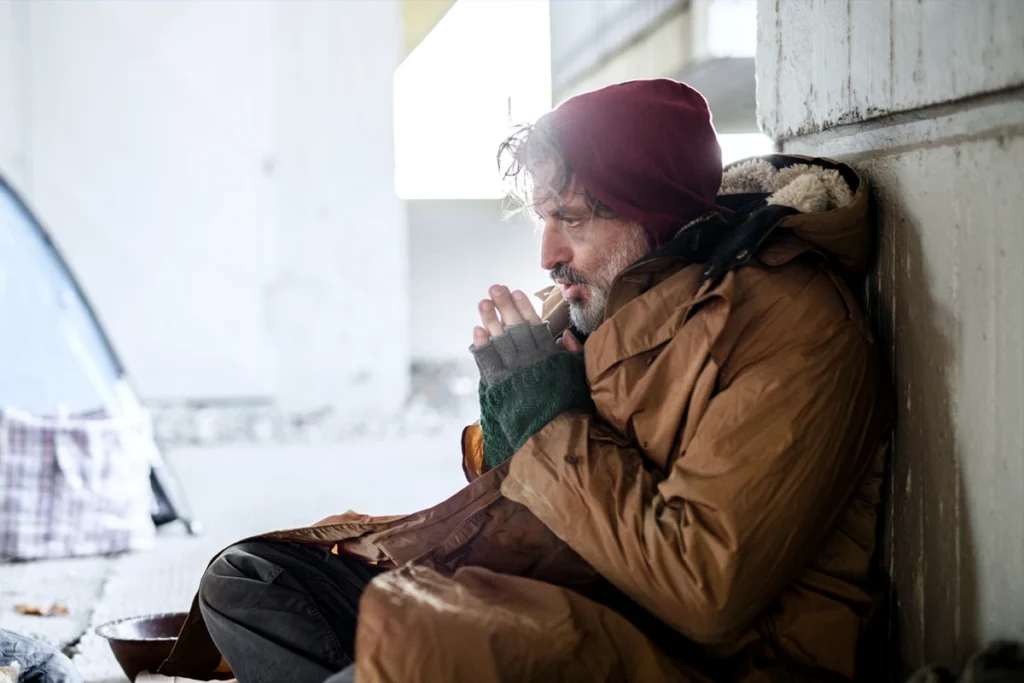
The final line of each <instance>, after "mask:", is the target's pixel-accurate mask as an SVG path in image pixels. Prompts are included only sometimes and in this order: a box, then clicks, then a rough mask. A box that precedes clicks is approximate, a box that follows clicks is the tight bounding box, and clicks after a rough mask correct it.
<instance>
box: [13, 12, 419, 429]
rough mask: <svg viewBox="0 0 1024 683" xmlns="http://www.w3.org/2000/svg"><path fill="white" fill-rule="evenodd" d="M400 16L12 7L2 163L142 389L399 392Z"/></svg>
mask: <svg viewBox="0 0 1024 683" xmlns="http://www.w3.org/2000/svg"><path fill="white" fill-rule="evenodd" d="M401 10H402V5H401V3H398V2H375V1H373V0H346V1H345V2H287V3H285V2H281V3H258V2H257V3H244V2H243V3H231V2H221V3H205V2H170V1H165V0H151V1H150V2H144V3H124V2H112V1H111V2H89V3H77V2H47V3H6V2H0V168H2V169H3V171H4V173H5V174H7V175H9V176H11V177H12V179H13V180H14V181H15V182H16V183H17V185H18V186H19V187H20V188H21V189H22V190H24V191H25V192H26V194H27V196H28V199H29V200H30V201H31V202H32V203H33V204H34V206H35V207H36V208H37V210H38V211H39V213H40V214H41V216H42V218H43V220H44V222H45V223H46V224H47V225H48V227H49V228H50V229H51V231H52V233H53V235H54V237H55V238H56V240H57V242H58V243H59V244H60V245H61V247H62V248H63V251H64V253H65V254H66V255H67V257H68V259H69V261H70V262H71V264H72V266H73V268H74V269H75V271H76V272H77V274H78V275H79V278H80V280H81V281H82V284H83V285H84V288H85V290H86V291H87V293H88V294H89V296H90V298H91V299H92V302H93V304H94V305H95V307H96V308H97V310H98V312H99V314H100V317H101V318H102V319H103V321H104V322H105V324H106V327H107V328H108V331H109V332H110V335H111V337H112V338H113V340H114V343H115V344H116V346H117V347H118V348H119V350H120V352H121V356H122V358H123V359H124V361H125V363H126V364H127V366H128V368H129V370H130V371H131V372H132V374H133V375H134V377H135V378H136V380H137V382H138V385H139V387H140V390H141V393H142V394H143V395H144V396H145V398H147V399H149V400H150V401H151V402H153V401H156V402H159V403H160V404H171V405H177V404H179V403H181V402H192V401H199V402H205V401H207V400H211V399H212V400H213V401H214V402H215V403H216V404H217V405H249V404H252V403H253V402H257V403H259V404H260V405H271V406H274V407H275V408H280V409H281V410H282V411H283V412H284V413H293V412H310V411H315V412H332V413H333V415H334V416H335V417H336V418H339V419H340V420H342V421H346V420H348V419H350V418H351V419H358V418H362V417H366V416H368V415H372V414H378V413H379V412H381V411H385V412H387V411H391V410H393V409H395V408H398V407H399V406H401V405H402V403H403V402H404V400H405V398H406V395H407V393H408V384H409V377H408V374H409V351H408V346H409V340H408V334H409V310H408V304H407V299H408V292H407V280H408V276H407V257H406V239H407V237H406V226H405V211H404V205H403V203H402V202H401V201H400V200H399V199H398V198H397V197H396V196H395V192H394V145H393V136H394V134H393V128H392V120H393V117H392V109H393V106H392V77H393V73H394V69H395V67H396V66H397V64H398V60H399V58H400V55H401V40H402V24H401Z"/></svg>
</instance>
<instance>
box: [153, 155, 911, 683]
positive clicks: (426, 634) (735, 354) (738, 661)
mask: <svg viewBox="0 0 1024 683" xmlns="http://www.w3.org/2000/svg"><path fill="white" fill-rule="evenodd" d="M722 194H723V197H722V199H721V200H720V201H723V203H725V202H726V201H730V202H731V203H732V204H733V206H738V205H740V204H742V203H744V202H747V203H748V204H752V205H754V206H756V207H758V209H759V210H758V211H755V212H753V213H750V212H749V211H746V213H743V212H741V213H740V214H739V215H747V214H749V216H750V217H749V218H748V219H747V221H746V222H745V223H742V224H740V225H738V227H735V228H732V232H731V233H730V234H731V235H735V236H736V237H735V239H732V240H731V241H730V240H722V241H719V243H718V244H717V246H715V248H714V249H713V250H712V251H711V252H707V251H706V250H704V248H703V247H702V246H701V245H700V244H699V242H700V239H701V238H700V236H699V231H700V230H706V229H707V228H708V227H709V226H713V228H712V229H720V230H726V229H729V228H728V226H726V225H724V222H723V221H721V220H720V219H716V218H715V217H710V218H707V219H704V220H703V221H699V222H697V223H696V224H695V225H691V226H689V227H687V228H686V229H685V230H684V231H682V232H681V233H680V238H677V240H675V241H674V242H673V243H671V244H669V245H668V246H667V247H666V248H665V249H662V250H661V251H659V252H657V253H656V254H655V255H654V256H653V257H651V258H648V259H646V260H644V261H641V262H640V263H638V264H635V265H634V266H632V267H630V268H629V269H627V270H626V271H625V272H624V273H623V274H621V275H620V276H619V277H618V278H617V280H616V282H615V284H614V286H613V288H612V292H611V294H610V297H609V303H608V309H607V314H606V319H605V322H604V323H603V324H602V325H601V326H600V327H599V328H598V330H597V331H596V332H595V333H594V334H593V335H591V336H590V338H589V339H587V341H586V345H585V360H586V370H587V379H588V382H589V384H590V388H591V393H592V396H593V399H594V403H595V406H596V412H595V413H594V414H584V413H566V414H563V415H561V416H560V417H558V418H556V419H555V420H553V421H552V422H551V423H549V424H548V425H547V426H546V427H545V428H543V429H542V430H541V431H540V432H539V433H537V434H536V435H535V436H533V437H532V438H531V439H530V440H529V441H528V442H527V443H526V445H525V446H523V448H522V449H521V450H520V451H519V452H518V453H516V455H515V456H513V457H512V458H511V459H510V460H509V461H506V462H505V463H504V464H503V465H502V466H501V467H499V468H497V469H495V470H492V471H488V472H483V468H482V467H481V463H482V441H481V438H480V434H479V430H478V428H476V427H475V426H474V427H470V428H467V430H466V433H465V435H464V438H463V442H464V443H463V451H464V453H463V456H464V464H463V466H464V469H465V470H466V473H467V475H468V477H469V478H470V479H471V481H470V483H469V485H468V486H466V487H465V488H464V489H462V490H461V491H459V492H458V493H457V494H455V495H454V496H453V497H452V498H450V499H448V500H446V501H444V502H442V503H440V504H439V505H437V506H435V507H433V508H430V509H428V510H424V511H421V512H418V513H414V514H411V515H405V516H400V517H388V518H380V517H366V516H361V515H357V514H355V513H346V514H343V515H339V516H337V517H334V518H329V519H328V520H325V522H323V523H321V524H320V525H318V526H315V527H310V528H306V529H299V530H290V531H283V532H276V533H273V534H268V535H266V536H264V537H263V538H272V539H291V540H296V541H301V542H308V543H319V544H337V547H338V551H339V552H344V553H349V554H352V555H356V556H360V557H362V558H364V559H365V560H366V561H368V562H373V563H378V564H382V565H384V566H388V567H394V568H395V569H394V571H391V572H388V573H385V574H383V575H381V576H380V577H378V578H377V579H375V580H374V581H373V582H372V583H371V585H370V587H369V588H368V589H367V591H366V593H365V594H364V596H363V599H362V602H361V604H360V618H359V627H358V633H357V639H356V650H357V655H358V656H357V680H358V681H359V683H419V682H422V683H441V682H451V681H472V682H473V683H491V682H494V683H497V682H499V681H501V682H509V683H512V682H515V683H518V682H525V681H545V682H556V681H587V682H590V681H593V682H595V683H596V682H599V681H600V682H611V681H677V682H698V681H743V682H745V683H750V682H754V681H798V680H799V681H813V680H828V681H831V680H838V681H842V680H851V679H854V678H855V677H856V676H858V672H857V670H856V668H857V651H858V646H859V644H860V642H861V641H862V636H863V633H864V631H865V628H866V625H867V624H868V622H869V617H870V616H871V614H872V613H873V610H874V607H875V605H876V604H877V602H878V601H877V598H876V597H875V596H874V595H873V593H872V588H873V587H872V586H871V581H870V574H871V571H870V570H871V566H872V557H873V553H874V548H875V543H876V530H877V522H878V512H879V501H880V490H881V484H882V476H883V468H884V459H885V453H886V442H887V436H888V431H889V428H890V425H889V421H890V414H891V411H890V406H889V401H888V392H887V391H886V386H887V384H886V382H885V381H884V380H883V373H882V371H881V369H880V366H879V363H878V360H877V357H876V356H877V352H876V349H875V348H874V342H873V340H872V336H871V332H870V331H869V329H868V326H867V325H866V324H865V321H864V317H863V314H862V312H861V310H860V306H859V305H858V302H857V298H856V297H855V296H854V295H853V294H852V293H851V290H852V289H856V288H858V287H859V286H860V285H861V284H862V281H863V279H864V277H865V271H866V266H867V260H868V254H869V251H870V245H871V234H870V230H869V223H868V212H867V188H866V187H865V186H864V184H863V183H861V182H860V180H859V179H858V177H857V176H856V174H855V173H854V172H853V171H852V170H851V169H849V168H848V167H846V166H844V165H841V164H836V163H834V162H830V161H827V160H822V159H813V160H812V159H805V158H799V157H787V156H781V155H776V156H771V157H766V158H764V159H761V160H754V161H750V162H746V163H743V164H739V165H734V166H733V167H730V168H729V169H727V171H726V174H725V178H724V181H723V188H722ZM687 235H693V236H695V237H694V238H693V239H691V240H690V241H689V242H685V240H684V241H683V242H684V243H683V246H682V247H680V244H681V242H680V240H682V239H683V238H685V237H686V236H687ZM684 247H685V248H684ZM694 254H700V255H701V256H702V257H703V258H701V259H700V262H696V263H695V262H693V255H694ZM545 315H546V317H547V318H548V319H549V320H550V321H551V322H552V326H553V327H556V328H557V327H559V326H563V325H564V324H565V314H564V304H562V303H561V302H560V301H559V299H558V297H557V295H553V296H552V297H550V298H549V299H548V301H547V302H546V303H545ZM219 663H220V664H221V666H223V664H222V663H221V661H220V656H219V655H218V654H217V652H216V649H215V647H214V646H213V644H212V642H211V640H210V637H209V634H208V633H207V631H206V629H205V626H204V624H203V619H202V615H201V614H200V612H199V610H198V609H197V608H196V607H195V606H193V610H192V614H191V615H190V618H189V621H188V623H187V624H186V626H185V628H184V630H183V632H182V634H181V637H180V639H179V642H178V644H177V646H176V648H175V650H174V652H173V654H172V655H171V656H170V658H169V659H168V660H167V662H165V664H164V666H163V668H162V671H163V672H164V673H171V674H178V675H189V676H192V677H200V676H208V675H210V674H211V672H213V671H214V669H215V668H216V667H217V666H218V664H219Z"/></svg>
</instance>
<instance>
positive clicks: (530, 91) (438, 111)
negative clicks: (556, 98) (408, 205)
mask: <svg viewBox="0 0 1024 683" xmlns="http://www.w3.org/2000/svg"><path fill="white" fill-rule="evenodd" d="M549 24H550V22H549V15H548V2H547V0H459V1H458V2H456V3H455V4H454V5H453V6H452V8H451V9H450V10H449V11H448V13H447V14H446V15H445V16H444V18H443V19H441V21H440V22H439V23H438V25H437V26H436V27H435V28H434V30H433V31H431V32H430V34H429V35H428V36H427V37H426V38H425V39H424V40H423V42H422V43H420V45H419V46H418V47H417V48H416V49H415V50H413V52H412V54H410V55H409V56H408V57H407V58H406V60H405V61H404V62H403V63H402V65H401V66H399V67H398V69H397V70H396V71H395V79H394V87H395V190H396V192H397V193H398V196H399V197H401V198H402V199H490V198H499V197H503V196H504V195H505V187H504V185H503V184H502V182H501V179H500V178H499V176H498V171H497V165H496V162H495V156H496V154H497V150H498V145H499V144H500V142H501V141H502V140H503V139H504V138H505V137H506V136H508V135H509V134H510V133H511V132H512V130H513V129H514V127H515V126H516V125H518V124H521V123H526V122H529V121H533V120H535V119H537V118H538V117H539V116H541V115H542V114H543V113H544V112H546V111H547V110H548V109H550V108H551V40H550V25H549Z"/></svg>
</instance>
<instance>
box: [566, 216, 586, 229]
mask: <svg viewBox="0 0 1024 683" xmlns="http://www.w3.org/2000/svg"><path fill="white" fill-rule="evenodd" d="M562 222H563V223H565V227H567V228H578V227H580V226H581V225H583V221H582V220H581V219H579V218H566V219H565V220H563V221H562Z"/></svg>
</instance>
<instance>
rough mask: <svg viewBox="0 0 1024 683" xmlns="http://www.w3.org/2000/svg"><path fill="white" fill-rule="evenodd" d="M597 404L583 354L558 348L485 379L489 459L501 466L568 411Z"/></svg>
mask: <svg viewBox="0 0 1024 683" xmlns="http://www.w3.org/2000/svg"><path fill="white" fill-rule="evenodd" d="M593 408H594V402H593V400H592V399H591V398H590V388H589V387H588V386H587V374H586V369H585V367H584V365H583V355H582V354H576V353H569V352H567V351H559V352H558V353H555V354H552V355H549V356H547V357H545V358H543V359H542V360H540V361H537V362H536V363H533V364H532V365H528V366H527V367H524V368H521V369H519V370H516V371H515V372H512V373H509V374H508V375H506V376H505V377H504V378H503V379H501V380H499V381H497V382H494V383H493V384H489V385H484V384H483V383H481V385H480V428H481V430H482V431H483V437H484V462H485V463H486V464H487V466H488V467H489V468H494V467H497V466H498V465H500V464H501V463H502V462H504V461H505V460H507V459H508V458H510V457H512V456H513V455H514V454H515V453H516V452H517V451H518V450H519V449H520V448H522V447H523V444H525V443H526V441H527V440H528V439H529V438H530V437H531V436H533V435H534V434H536V433H537V432H539V431H540V430H541V429H542V428H543V427H544V426H545V425H546V424H547V423H549V422H551V420H553V419H555V418H556V417H558V416H559V415H561V414H562V413H564V412H565V411H567V410H573V409H580V410H593Z"/></svg>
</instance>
